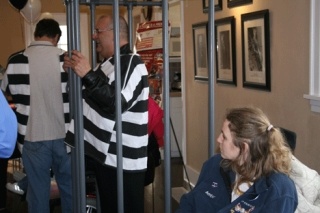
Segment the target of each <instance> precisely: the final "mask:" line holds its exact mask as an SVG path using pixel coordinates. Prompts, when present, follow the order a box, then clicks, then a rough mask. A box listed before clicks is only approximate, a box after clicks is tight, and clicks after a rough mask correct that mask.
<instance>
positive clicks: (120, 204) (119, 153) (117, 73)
mask: <svg viewBox="0 0 320 213" xmlns="http://www.w3.org/2000/svg"><path fill="white" fill-rule="evenodd" d="M113 33H114V53H115V54H114V56H115V62H114V64H115V84H116V94H115V95H116V129H117V135H116V141H117V190H118V213H123V212H124V206H123V205H124V202H123V165H122V161H123V160H122V155H123V154H122V123H121V121H122V118H121V114H122V113H121V81H120V80H121V76H120V73H121V72H120V70H121V67H120V48H119V47H120V41H119V34H120V33H119V4H118V1H117V0H113Z"/></svg>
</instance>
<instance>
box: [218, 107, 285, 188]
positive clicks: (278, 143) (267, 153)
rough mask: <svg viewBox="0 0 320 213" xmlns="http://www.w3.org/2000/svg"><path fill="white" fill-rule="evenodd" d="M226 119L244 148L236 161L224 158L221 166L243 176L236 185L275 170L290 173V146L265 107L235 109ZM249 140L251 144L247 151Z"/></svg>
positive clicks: (235, 137) (235, 142) (230, 111)
mask: <svg viewBox="0 0 320 213" xmlns="http://www.w3.org/2000/svg"><path fill="white" fill-rule="evenodd" d="M226 119H227V120H228V121H229V122H230V124H229V128H230V131H231V134H232V137H233V143H234V145H235V146H237V147H239V148H240V154H239V156H238V158H237V159H235V160H232V161H231V160H227V159H224V160H223V161H222V163H221V166H222V167H224V168H231V169H232V170H233V171H234V172H236V173H237V174H238V175H239V178H238V180H237V182H236V183H235V185H236V187H238V186H239V185H240V184H241V183H244V182H254V180H256V179H259V178H260V177H262V176H267V175H269V174H270V173H272V172H281V173H284V174H287V175H288V174H289V172H290V170H291V151H290V148H289V147H288V145H287V143H286V141H285V139H284V137H283V135H282V133H281V132H280V130H279V129H278V128H275V127H273V126H272V125H271V123H270V121H269V119H268V118H267V116H266V115H265V114H264V113H263V112H262V110H260V109H259V108H256V107H243V108H234V109H231V110H229V111H228V112H227V114H226ZM245 143H246V144H248V147H249V150H248V151H247V152H245Z"/></svg>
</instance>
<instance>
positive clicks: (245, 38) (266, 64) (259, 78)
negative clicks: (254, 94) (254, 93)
mask: <svg viewBox="0 0 320 213" xmlns="http://www.w3.org/2000/svg"><path fill="white" fill-rule="evenodd" d="M241 28H242V32H241V33H242V72H243V87H251V88H255V89H261V90H268V91H270V90H271V82H270V42H269V40H270V38H269V11H268V10H261V11H257V12H252V13H246V14H242V15H241Z"/></svg>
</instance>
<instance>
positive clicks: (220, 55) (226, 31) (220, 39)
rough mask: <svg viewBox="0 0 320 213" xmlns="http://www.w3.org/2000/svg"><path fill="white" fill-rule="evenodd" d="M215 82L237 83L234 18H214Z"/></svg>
mask: <svg viewBox="0 0 320 213" xmlns="http://www.w3.org/2000/svg"><path fill="white" fill-rule="evenodd" d="M215 38H216V76H217V77H216V79H217V83H225V84H232V85H235V86H236V85H237V72H236V46H235V19H234V17H233V16H231V17H227V18H223V19H218V20H215Z"/></svg>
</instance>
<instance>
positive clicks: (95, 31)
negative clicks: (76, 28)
mask: <svg viewBox="0 0 320 213" xmlns="http://www.w3.org/2000/svg"><path fill="white" fill-rule="evenodd" d="M111 30H113V28H108V27H107V28H104V29H98V28H96V29H94V31H93V33H94V34H99V33H102V32H106V31H111Z"/></svg>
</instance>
